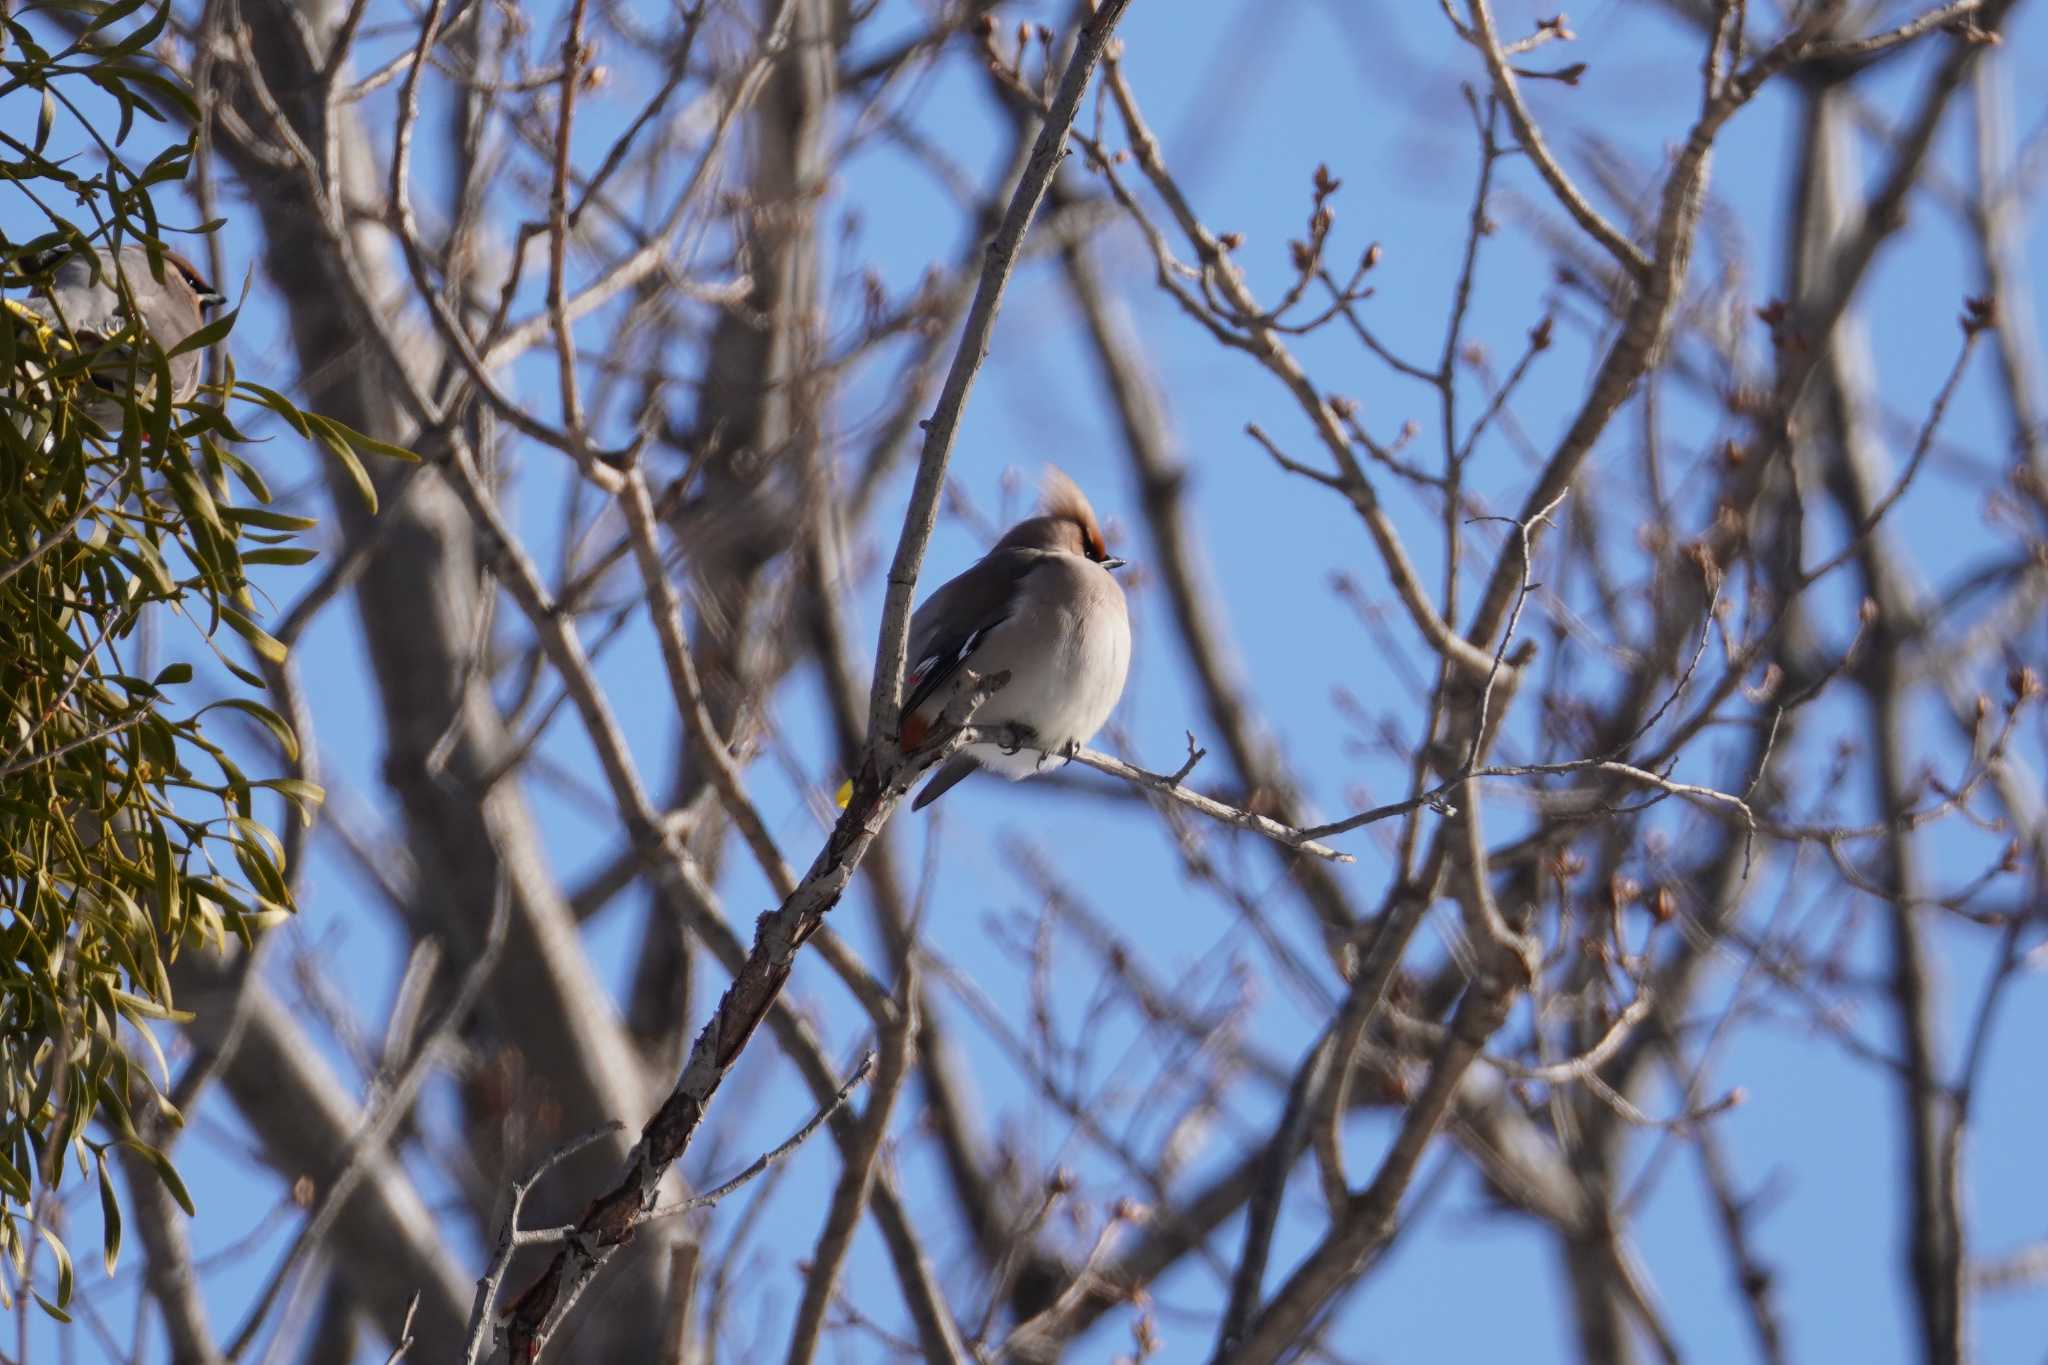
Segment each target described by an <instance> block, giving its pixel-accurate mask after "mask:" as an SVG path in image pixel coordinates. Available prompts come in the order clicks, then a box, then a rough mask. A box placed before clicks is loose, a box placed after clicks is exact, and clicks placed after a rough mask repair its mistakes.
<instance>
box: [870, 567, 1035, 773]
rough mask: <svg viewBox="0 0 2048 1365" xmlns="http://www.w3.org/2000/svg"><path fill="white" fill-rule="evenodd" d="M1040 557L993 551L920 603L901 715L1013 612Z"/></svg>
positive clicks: (957, 668) (926, 695) (937, 686)
mask: <svg viewBox="0 0 2048 1365" xmlns="http://www.w3.org/2000/svg"><path fill="white" fill-rule="evenodd" d="M1045 559H1046V554H1045V552H1044V551H1043V550H1024V549H1010V550H998V551H996V552H995V553H994V554H991V555H988V556H987V557H985V558H983V559H982V560H980V561H979V562H978V563H976V564H975V565H974V567H973V568H971V569H969V570H967V572H965V573H963V574H961V575H960V576H959V577H958V578H954V579H951V580H949V581H948V582H946V583H944V584H942V585H941V586H940V587H939V590H938V591H937V592H934V593H933V594H932V595H931V596H930V597H928V598H926V599H925V603H924V605H923V606H921V607H919V608H918V609H917V612H916V614H915V615H913V616H912V617H911V618H910V647H909V661H910V666H909V671H908V673H907V675H906V676H905V678H904V680H903V682H904V688H905V695H904V698H903V714H904V715H905V716H906V717H907V716H909V715H910V714H911V713H912V712H914V711H916V710H917V709H918V708H919V707H921V706H923V705H924V704H925V703H926V702H928V701H930V700H931V699H932V698H933V697H935V696H937V695H938V694H939V690H940V689H941V688H943V687H944V686H945V685H946V684H947V683H948V682H950V681H951V680H952V678H953V675H954V674H956V673H958V672H959V671H960V667H961V665H962V664H964V663H966V662H967V660H968V659H970V658H971V657H973V655H974V651H975V650H976V649H978V648H980V647H981V644H982V642H983V641H984V640H986V639H987V638H988V633H989V632H990V631H991V630H993V629H995V628H996V627H997V626H998V625H1000V624H1002V623H1003V621H1005V620H1007V619H1008V618H1009V616H1010V614H1011V613H1012V612H1014V611H1015V610H1016V609H1017V601H1018V599H1019V597H1020V596H1021V595H1022V593H1023V586H1024V580H1025V578H1026V577H1027V576H1028V575H1029V574H1030V573H1031V571H1032V570H1033V569H1035V568H1037V567H1038V566H1039V565H1040V564H1042V563H1043V562H1044V561H1045ZM906 738H908V736H906ZM913 742H914V741H913Z"/></svg>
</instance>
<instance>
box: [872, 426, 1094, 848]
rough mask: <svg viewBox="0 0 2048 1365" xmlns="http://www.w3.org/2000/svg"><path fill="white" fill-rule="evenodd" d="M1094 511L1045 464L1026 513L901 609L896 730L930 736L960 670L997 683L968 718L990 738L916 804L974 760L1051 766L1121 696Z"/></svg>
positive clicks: (1013, 771) (945, 770)
mask: <svg viewBox="0 0 2048 1365" xmlns="http://www.w3.org/2000/svg"><path fill="white" fill-rule="evenodd" d="M1123 566H1124V561H1123V560H1121V559H1118V558H1116V557H1114V556H1113V555H1111V554H1110V553H1109V547H1108V546H1107V545H1106V544H1105V543H1104V541H1103V539H1102V527H1101V525H1100V524H1099V523H1098V522H1097V521H1096V519H1095V509H1094V508H1092V507H1090V506H1089V505H1088V499H1087V498H1086V497H1085V496H1084V495H1083V494H1082V492H1081V490H1080V489H1079V488H1078V487H1076V486H1075V484H1074V481H1073V480H1072V479H1070V478H1068V477H1067V476H1066V475H1065V474H1063V473H1061V472H1060V471H1059V470H1058V469H1056V468H1053V467H1051V466H1048V467H1047V469H1046V471H1045V479H1044V482H1043V484H1042V495H1041V501H1040V504H1039V513H1038V515H1036V516H1034V517H1031V518H1029V519H1027V520H1025V521H1020V522H1018V523H1017V524H1016V525H1015V526H1012V527H1011V528H1010V529H1009V530H1008V531H1007V532H1005V533H1004V535H1003V538H1002V539H1001V540H998V541H997V542H996V544H995V548H994V549H992V550H990V551H989V552H988V553H987V554H986V555H984V556H983V557H982V558H981V559H979V560H977V561H976V562H975V563H974V564H973V565H972V566H971V567H969V568H968V569H967V571H966V572H965V573H963V574H961V575H960V576H959V577H957V578H954V579H952V580H950V581H948V582H947V583H945V584H943V585H941V586H940V587H939V588H938V590H937V591H935V592H933V593H932V595H931V596H930V597H928V598H926V599H925V601H924V605H922V606H920V607H919V608H918V609H917V611H916V612H915V613H914V614H913V615H912V616H911V618H910V640H909V649H908V652H907V655H906V657H907V659H908V661H909V669H908V673H907V675H906V676H905V678H904V692H905V695H904V698H903V724H902V729H901V733H900V739H901V741H902V744H903V747H904V748H905V749H906V750H909V749H915V748H916V747H917V746H919V745H920V744H923V743H924V742H925V741H926V740H927V739H929V738H930V737H931V735H932V734H933V732H934V731H935V729H936V728H937V726H938V725H939V723H940V717H941V715H942V713H943V712H944V710H945V708H946V705H947V704H948V702H950V701H951V700H952V697H953V692H954V689H952V688H950V687H948V685H947V684H948V683H950V682H951V681H952V680H953V679H954V677H955V676H957V675H958V674H959V672H960V670H961V669H963V668H965V669H970V670H972V671H973V672H974V673H975V674H977V675H978V676H980V677H983V678H992V677H994V676H995V675H997V674H1004V673H1006V674H1008V675H1009V678H1008V681H1007V682H1006V683H1005V684H1004V685H1003V686H1002V687H1001V688H1000V689H998V690H996V691H995V692H993V693H992V694H991V695H990V696H989V697H988V698H987V700H985V701H984V702H983V703H982V705H981V707H980V709H979V710H977V711H975V712H974V714H973V717H972V720H971V722H970V723H971V724H972V725H973V726H974V727H975V728H976V729H977V730H979V731H983V732H986V733H988V734H991V735H994V736H998V738H992V739H982V740H977V741H976V742H975V743H972V744H969V745H968V746H966V747H965V748H964V749H962V750H961V751H960V752H959V753H957V754H955V755H954V756H953V757H952V758H951V759H949V760H948V761H947V762H946V764H945V766H944V767H942V768H940V769H939V771H938V773H937V774H936V775H935V776H934V777H933V778H932V779H931V781H929V782H927V783H926V784H925V786H924V790H923V791H921V792H919V793H918V794H917V799H916V800H914V801H912V802H911V803H910V804H911V809H912V810H922V809H923V808H924V807H926V806H929V805H930V804H931V803H932V802H934V801H936V800H938V799H939V798H940V797H941V796H943V795H945V794H946V793H947V792H948V791H950V790H951V789H952V788H953V786H954V785H955V784H956V783H958V782H959V781H960V779H961V778H963V777H966V776H967V775H968V774H969V773H971V772H973V771H974V770H975V769H977V768H987V769H988V770H989V771H991V772H996V773H1000V774H1002V775H1003V776H1004V777H1007V778H1009V779H1010V780H1011V781H1013V782H1015V781H1018V780H1020V779H1022V778H1026V777H1030V776H1031V775H1033V774H1034V773H1038V772H1042V771H1047V770H1050V769H1053V768H1057V767H1059V766H1060V765H1061V764H1063V763H1065V762H1066V761H1067V759H1066V755H1067V753H1068V752H1069V751H1070V750H1071V749H1072V748H1073V747H1075V746H1078V745H1081V744H1085V743H1087V742H1088V741H1089V740H1090V739H1092V738H1094V736H1095V732H1096V731H1097V730H1100V729H1101V728H1102V723H1103V722H1104V721H1106V720H1108V719H1109V713H1110V712H1111V711H1112V710H1113V709H1115V707H1116V703H1117V698H1119V697H1120V696H1122V695H1123V690H1124V675H1125V674H1126V673H1127V672H1128V671H1129V668H1130V663H1131V618H1130V612H1129V610H1128V609H1127V608H1126V607H1125V605H1124V591H1123V588H1122V587H1121V586H1120V585H1119V584H1118V583H1117V581H1116V579H1115V578H1114V577H1112V571H1113V570H1116V569H1120V568H1122V567H1123Z"/></svg>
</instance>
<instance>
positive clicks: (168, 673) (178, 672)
mask: <svg viewBox="0 0 2048 1365" xmlns="http://www.w3.org/2000/svg"><path fill="white" fill-rule="evenodd" d="M191 681H192V665H190V664H183V663H180V664H166V665H165V666H164V667H163V669H162V670H161V671H160V672H158V674H157V675H156V677H154V678H152V679H151V680H150V686H152V687H169V686H172V685H173V684H175V683H188V682H191Z"/></svg>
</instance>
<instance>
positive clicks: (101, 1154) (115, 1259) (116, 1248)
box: [93, 1148, 121, 1275]
mask: <svg viewBox="0 0 2048 1365" xmlns="http://www.w3.org/2000/svg"><path fill="white" fill-rule="evenodd" d="M93 1160H94V1161H96V1162H98V1163H99V1168H100V1223H101V1226H102V1228H103V1229H104V1231H103V1232H102V1233H101V1235H100V1256H101V1258H102V1259H103V1260H104V1261H105V1262H106V1267H107V1273H108V1274H109V1275H111V1274H113V1273H114V1267H115V1266H116V1265H118V1264H119V1263H120V1260H121V1201H120V1200H118V1199H116V1198H115V1197H114V1181H113V1179H112V1177H110V1176H109V1175H108V1174H107V1153H106V1151H105V1149H104V1148H102V1149H101V1150H99V1151H97V1152H94V1153H93Z"/></svg>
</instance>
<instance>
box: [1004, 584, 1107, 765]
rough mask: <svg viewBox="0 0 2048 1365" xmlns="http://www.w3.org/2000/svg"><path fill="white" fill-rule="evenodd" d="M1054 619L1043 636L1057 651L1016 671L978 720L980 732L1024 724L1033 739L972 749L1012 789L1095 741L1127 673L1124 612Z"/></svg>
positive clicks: (1018, 665)
mask: <svg viewBox="0 0 2048 1365" xmlns="http://www.w3.org/2000/svg"><path fill="white" fill-rule="evenodd" d="M1097 572H1102V571H1101V570H1097ZM1117 605H1118V607H1121V606H1122V603H1121V602H1118V603H1117ZM1057 616H1058V619H1057V621H1048V622H1046V623H1045V624H1046V625H1047V626H1048V627H1050V628H1049V629H1046V630H1044V632H1043V635H1042V636H1041V638H1049V639H1051V640H1052V641H1053V642H1054V643H1053V645H1052V646H1051V647H1050V648H1048V649H1046V650H1044V651H1043V652H1041V653H1038V654H1035V655H1032V656H1030V657H1028V658H1026V659H1024V660H1020V661H1017V662H1014V663H1012V664H1011V666H1010V682H1009V685H1008V686H1006V687H1004V688H1003V689H1002V691H1000V692H997V693H996V694H995V695H994V696H992V697H990V698H989V699H988V701H987V703H986V704H985V705H983V707H982V708H981V711H980V712H979V713H978V714H977V715H976V716H975V723H976V724H978V725H983V726H1000V725H1003V724H1005V723H1009V722H1016V721H1020V720H1022V721H1026V722H1027V723H1029V724H1031V725H1032V727H1033V728H1034V730H1035V731H1036V733H1037V739H1036V741H1035V743H1032V744H1028V745H1026V746H1024V747H1022V748H1020V749H1018V750H1016V751H1015V752H1006V751H1005V749H1004V746H1002V745H1000V744H991V743H982V744H970V745H969V746H968V752H969V753H971V754H972V755H973V756H974V760H975V762H977V763H979V764H980V765H981V766H982V767H984V768H986V769H988V770H989V771H990V772H995V773H1001V774H1002V775H1003V776H1004V777H1007V778H1009V779H1010V780H1011V781H1013V782H1014V781H1016V780H1018V779H1019V778H1025V777H1029V776H1031V775H1032V774H1033V773H1038V772H1049V771H1051V770H1052V769H1054V768H1057V767H1059V766H1060V765H1061V764H1063V763H1065V762H1066V761H1067V760H1066V759H1065V758H1063V757H1061V756H1060V755H1059V751H1060V750H1062V749H1065V748H1066V747H1067V746H1069V745H1072V744H1086V743H1087V742H1088V741H1089V740H1091V739H1093V738H1094V737H1095V732H1096V731H1098V730H1100V729H1101V728H1102V723H1103V722H1104V721H1106V720H1108V719H1109V713H1110V712H1111V711H1112V710H1114V709H1115V708H1116V703H1117V698H1118V697H1119V696H1121V695H1122V693H1123V688H1124V675H1125V673H1126V672H1127V671H1128V670H1129V668H1130V662H1131V626H1130V620H1129V618H1128V617H1127V616H1126V615H1125V614H1124V612H1122V611H1121V610H1118V611H1098V612H1095V613H1092V614H1091V615H1090V616H1089V617H1087V618H1083V617H1080V616H1077V615H1075V614H1074V613H1071V612H1064V611H1063V612H1059V613H1058V614H1057Z"/></svg>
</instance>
